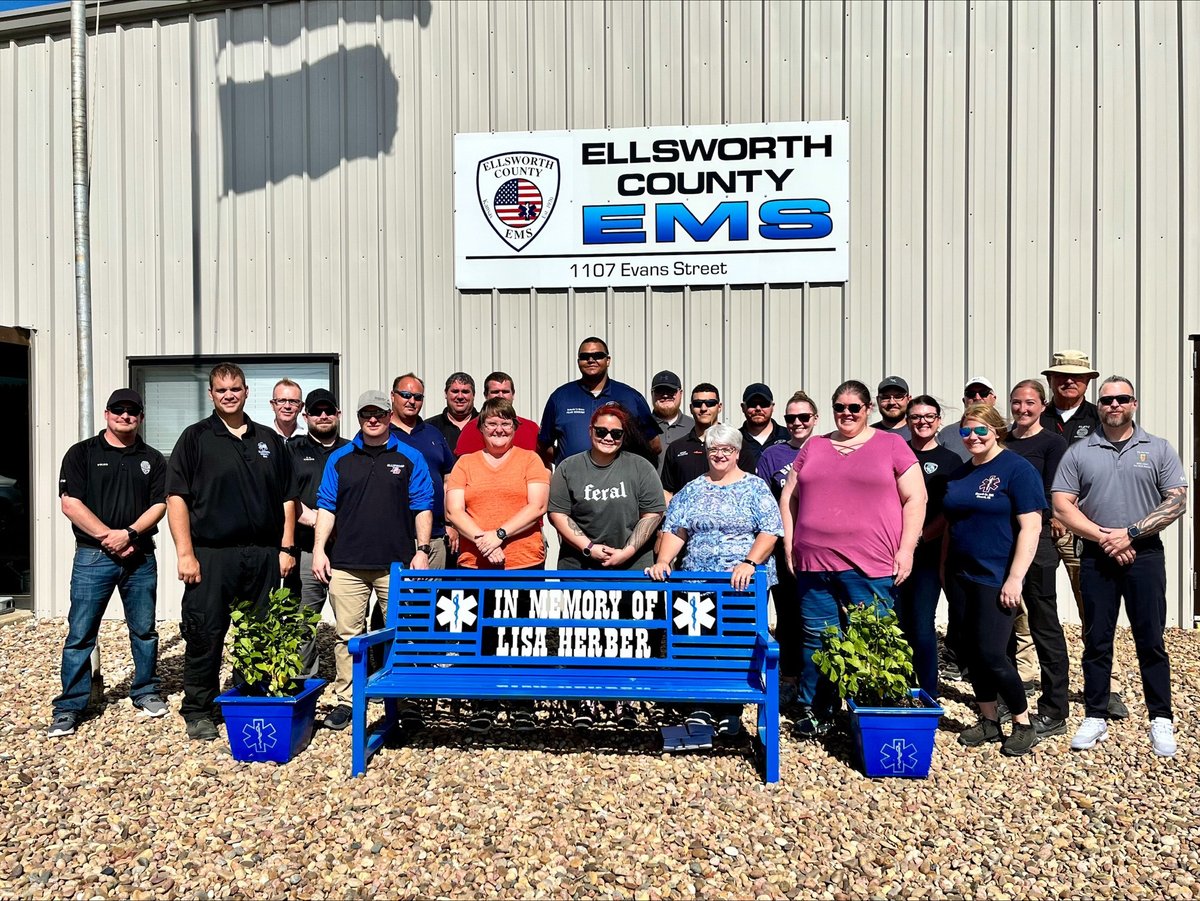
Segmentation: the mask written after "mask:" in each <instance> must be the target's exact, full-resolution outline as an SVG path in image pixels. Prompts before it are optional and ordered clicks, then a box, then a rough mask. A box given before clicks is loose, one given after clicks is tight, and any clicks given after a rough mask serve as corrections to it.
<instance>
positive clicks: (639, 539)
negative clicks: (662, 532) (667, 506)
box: [625, 513, 662, 548]
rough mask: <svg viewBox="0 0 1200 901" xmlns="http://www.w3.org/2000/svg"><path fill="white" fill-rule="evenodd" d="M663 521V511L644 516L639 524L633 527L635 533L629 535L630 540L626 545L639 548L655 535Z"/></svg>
mask: <svg viewBox="0 0 1200 901" xmlns="http://www.w3.org/2000/svg"><path fill="white" fill-rule="evenodd" d="M660 522H662V514H661V513H653V514H651V515H650V516H643V517H642V518H641V519H639V520H638V522H637V525H636V526H634V527H633V534H631V535H630V536H629V541H628V542H627V543H626V545H625V546H626V547H633V548H639V547H641V546H642V545H643V544H645V543H646V542H647V541H649V540H650V538H651V537H652V536H653V535H654V532H655V530H656V529H657V528H658V524H659V523H660Z"/></svg>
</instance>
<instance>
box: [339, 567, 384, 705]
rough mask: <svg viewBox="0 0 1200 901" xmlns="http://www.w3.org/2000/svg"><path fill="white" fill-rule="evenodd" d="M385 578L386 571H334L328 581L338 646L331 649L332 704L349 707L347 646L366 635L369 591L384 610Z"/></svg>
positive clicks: (348, 651)
mask: <svg viewBox="0 0 1200 901" xmlns="http://www.w3.org/2000/svg"><path fill="white" fill-rule="evenodd" d="M388 576H389V572H388V570H386V569H335V570H333V573H332V574H331V576H330V579H329V603H330V606H332V607H333V616H334V620H335V622H336V626H335V628H336V629H337V644H335V645H334V646H333V662H334V666H335V667H336V669H337V676H336V677H335V678H334V680H333V695H334V700H335V701H336V702H337V703H338V704H349V703H350V697H351V696H350V682H351V675H352V666H353V663H352V661H351V659H350V649H349V647H348V646H347V642H349V641H350V639H351V638H353V637H354V636H356V635H362V634H364V633H365V632H366V631H367V607H368V605H369V604H370V602H371V589H374V590H375V596H376V598H377V603H378V604H379V606H380V607H381V608H383V609H384V610H385V611H386V609H387V596H388Z"/></svg>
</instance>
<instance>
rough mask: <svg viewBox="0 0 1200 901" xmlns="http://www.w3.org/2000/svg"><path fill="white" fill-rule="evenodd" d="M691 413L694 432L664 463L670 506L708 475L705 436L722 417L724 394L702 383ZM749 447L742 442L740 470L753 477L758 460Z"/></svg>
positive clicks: (675, 445)
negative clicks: (694, 481)
mask: <svg viewBox="0 0 1200 901" xmlns="http://www.w3.org/2000/svg"><path fill="white" fill-rule="evenodd" d="M691 409H692V418H693V419H695V424H694V425H693V426H692V430H691V431H690V432H688V433H687V434H686V435H684V436H683V437H682V438H680V439H678V440H677V441H674V442H672V444H671V446H670V447H668V448H667V453H666V457H665V459H664V460H663V470H662V483H663V495H664V496H665V497H666V499H667V503H668V504H669V503H670V502H671V497H672V496H673V495H675V494H678V493H679V489H680V488H682V487H683V486H684V485H686V484H687V483H688V482H690V481H691V480H692V479H695V478H698V477H699V476H702V475H704V474H705V473H706V472H708V457H707V456H706V455H705V453H704V433H705V432H707V431H708V428H709V426H711V425H712V424H713V423H715V422H717V421H718V420H719V419H720V416H721V394H720V392H719V391H717V386H716V385H713V384H710V383H708V382H701V383H700V384H699V385H697V386H696V387H695V388H693V389H692V400H691ZM748 443H749V442H746V441H742V449H741V450H740V451H739V452H738V468H739V469H742V470H744V471H746V472H748V473H750V474H752V475H753V474H754V471H755V466H756V459H755V456H754V452H753V451H752V450H750V449H749V448H748V447H747V446H746V445H747V444H748Z"/></svg>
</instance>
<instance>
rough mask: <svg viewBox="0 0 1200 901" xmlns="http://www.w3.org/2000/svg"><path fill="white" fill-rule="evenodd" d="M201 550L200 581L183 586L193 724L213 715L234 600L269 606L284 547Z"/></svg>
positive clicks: (186, 680) (186, 703)
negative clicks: (222, 653)
mask: <svg viewBox="0 0 1200 901" xmlns="http://www.w3.org/2000/svg"><path fill="white" fill-rule="evenodd" d="M195 551H196V559H197V560H198V561H199V562H200V581H199V582H197V583H196V584H194V585H185V586H184V588H183V617H182V621H181V623H180V631H181V632H182V633H183V638H184V641H185V642H186V645H185V650H184V655H183V703H182V704H181V705H180V707H179V712H180V714H181V715H182V716H183V718H184V720H186V721H188V722H191V721H192V720H196V719H201V718H203V717H209V716H212V709H213V700H214V699H215V698H216V696H217V693H218V691H219V689H220V684H221V683H220V678H221V652H222V650H223V649H224V645H225V633H226V631H228V629H229V612H230V610H231V609H232V608H233V602H234V601H235V600H236V601H243V600H254V601H256V602H257V603H258V604H259V606H260V608H265V606H266V603H267V596H268V595H269V594H270V593H271V591H272V590H274V589H275V588H278V587H279V548H276V547H229V548H212V547H198V548H196V549H195Z"/></svg>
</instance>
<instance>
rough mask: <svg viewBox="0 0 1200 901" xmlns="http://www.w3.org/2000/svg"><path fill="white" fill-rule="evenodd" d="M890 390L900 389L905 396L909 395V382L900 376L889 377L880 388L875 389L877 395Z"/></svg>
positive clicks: (880, 384) (881, 383)
mask: <svg viewBox="0 0 1200 901" xmlns="http://www.w3.org/2000/svg"><path fill="white" fill-rule="evenodd" d="M888 388H899V389H900V390H901V391H903V392H904V393H905V394H908V393H909V392H908V382H906V381H904V379H902V378H900V376H898V375H889V376H888V377H887V378H885V379H884V380H883V381H882V382H880V383H879V387H878V388H876V389H875V393H876V394H883V392H884V391H886V390H887V389H888Z"/></svg>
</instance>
